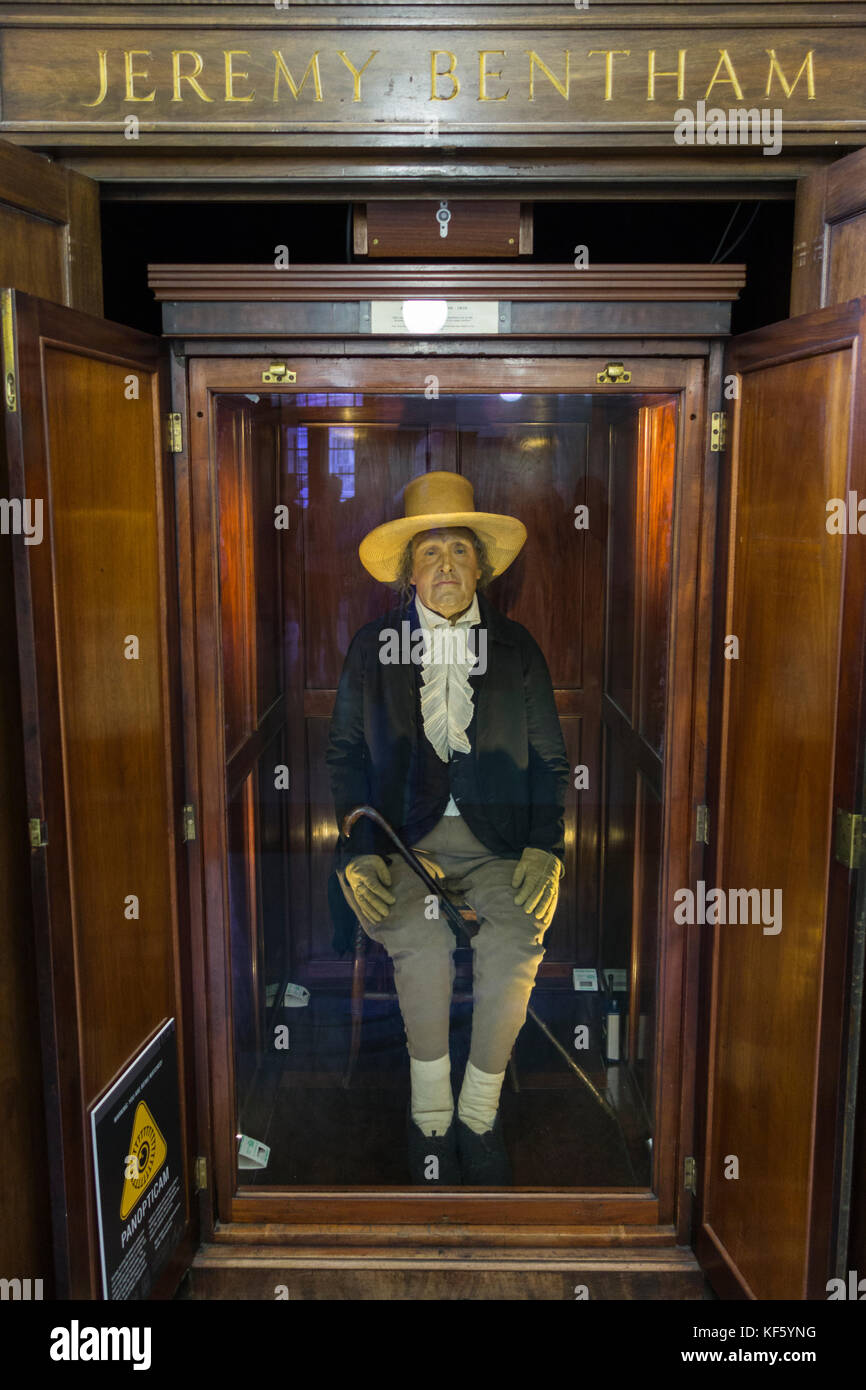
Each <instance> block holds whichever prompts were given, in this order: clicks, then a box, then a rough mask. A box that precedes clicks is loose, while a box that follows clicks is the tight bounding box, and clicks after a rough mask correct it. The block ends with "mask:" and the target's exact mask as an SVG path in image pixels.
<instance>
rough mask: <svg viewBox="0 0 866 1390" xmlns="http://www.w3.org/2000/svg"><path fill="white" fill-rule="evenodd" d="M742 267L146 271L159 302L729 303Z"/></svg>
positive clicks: (199, 267)
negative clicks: (447, 300) (415, 299)
mask: <svg viewBox="0 0 866 1390" xmlns="http://www.w3.org/2000/svg"><path fill="white" fill-rule="evenodd" d="M745 272H746V268H745V266H744V265H596V266H587V267H585V268H584V269H575V268H573V267H571V266H562V265H518V266H512V265H484V264H480V265H466V266H463V265H437V266H423V265H405V266H394V265H375V264H366V265H346V266H343V265H297V266H291V267H287V268H286V269H284V270H281V269H277V268H276V267H274V266H271V265H264V266H261V265H149V266H148V281H147V282H148V285H149V286H150V288H151V290H152V291H153V293H154V295H155V297H156V299H157V300H159V301H160V302H162V301H166V300H168V301H171V302H174V303H178V302H181V301H195V302H200V303H201V302H211V301H216V302H224V303H225V302H233V301H234V302H236V301H247V302H254V301H267V300H270V301H302V300H308V301H316V300H326V301H329V302H330V303H345V302H347V301H353V300H354V301H357V300H359V299H404V298H412V297H434V298H435V297H441V298H447V297H449V296H450V297H454V298H460V299H504V300H512V301H514V300H535V301H538V300H547V301H571V302H581V301H590V300H603V301H604V300H608V301H620V302H621V301H624V300H627V301H632V302H633V301H636V300H652V301H654V302H656V303H658V302H676V301H680V302H682V301H692V302H702V303H706V302H708V301H719V300H734V299H736V298H737V295H738V294H739V291H740V290H741V289H742V288H743V286H744V285H745V283H746V273H745Z"/></svg>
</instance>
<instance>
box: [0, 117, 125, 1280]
mask: <svg viewBox="0 0 866 1390" xmlns="http://www.w3.org/2000/svg"><path fill="white" fill-rule="evenodd" d="M0 285H6V286H8V287H10V288H12V289H17V290H24V291H26V292H27V293H28V294H36V295H41V296H42V298H43V299H51V300H54V301H55V302H57V303H61V304H68V305H69V306H70V307H71V308H73V309H83V310H85V311H86V312H87V313H90V314H101V313H102V266H101V260H100V238H99V185H98V184H97V183H96V182H95V181H94V180H93V179H88V178H85V177H84V175H82V174H79V173H77V172H75V171H74V170H71V169H65V168H63V167H61V166H60V165H59V164H57V163H55V162H53V161H52V160H49V159H46V158H45V157H44V156H42V155H37V154H32V153H31V152H30V151H29V150H25V149H22V148H21V147H20V146H16V145H11V144H9V143H8V142H6V141H0ZM11 496H12V491H11V489H10V487H9V479H8V473H7V467H6V449H5V438H4V433H3V431H2V430H0V497H5V498H10V497H11ZM0 645H2V650H3V652H4V660H3V663H2V668H0V883H2V884H3V895H2V902H0V1074H2V1078H3V1093H4V1096H5V1100H6V1120H5V1122H4V1124H3V1126H2V1129H0V1171H2V1172H3V1174H4V1181H3V1183H2V1184H0V1267H2V1268H3V1269H8V1270H12V1269H15V1270H19V1271H20V1272H21V1273H22V1274H23V1275H24V1276H25V1277H27V1276H29V1277H31V1278H43V1280H44V1287H45V1291H46V1297H49V1296H50V1294H51V1291H52V1287H53V1286H52V1282H51V1221H50V1218H49V1211H48V1173H49V1157H48V1151H47V1146H46V1139H45V1120H44V1113H43V1105H42V1084H41V1068H40V1061H39V1029H38V1024H37V1015H38V1006H37V998H36V970H35V962H34V956H33V913H32V905H31V901H30V873H29V868H28V864H27V856H26V841H25V840H24V838H23V832H22V826H25V825H26V823H27V808H26V799H25V795H24V761H23V755H22V748H23V742H24V739H23V732H22V724H21V700H20V691H19V682H18V661H17V655H16V639H15V599H14V586H13V580H12V556H11V549H10V547H9V545H8V542H7V540H6V538H5V537H3V539H2V541H0Z"/></svg>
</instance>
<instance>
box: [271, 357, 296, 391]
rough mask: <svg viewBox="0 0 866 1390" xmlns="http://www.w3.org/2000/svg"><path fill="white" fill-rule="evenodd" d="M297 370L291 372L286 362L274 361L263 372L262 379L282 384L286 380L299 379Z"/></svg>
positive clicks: (274, 383) (277, 384) (276, 384)
mask: <svg viewBox="0 0 866 1390" xmlns="http://www.w3.org/2000/svg"><path fill="white" fill-rule="evenodd" d="M297 379H298V374H297V372H290V371H289V369H288V367H287V366H286V364H285V362H272V363H271V365H270V366H269V367H268V370H267V371H266V372H262V381H264V382H266V383H268V384H270V385H275V386H281V385H283V383H284V382H292V381H297Z"/></svg>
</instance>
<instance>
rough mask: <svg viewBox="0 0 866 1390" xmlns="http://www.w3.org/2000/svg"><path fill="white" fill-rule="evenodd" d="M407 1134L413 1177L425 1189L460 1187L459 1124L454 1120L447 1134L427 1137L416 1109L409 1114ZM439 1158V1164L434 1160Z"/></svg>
mask: <svg viewBox="0 0 866 1390" xmlns="http://www.w3.org/2000/svg"><path fill="white" fill-rule="evenodd" d="M406 1132H407V1135H408V1139H409V1178H410V1180H411V1181H412V1182H415V1183H420V1184H421V1185H422V1186H423V1187H456V1186H458V1185H459V1183H460V1164H459V1163H458V1162H457V1125H456V1124H455V1122H454V1120H453V1119H452V1121H451V1123H450V1125H449V1126H448V1128H447V1130H446V1131H445V1133H444V1134H430V1135H427V1134H425V1133H424V1132H423V1130H421V1129H419V1128H418V1126H417V1125H416V1123H415V1121H414V1120H413V1119H412V1107H411V1105H410V1106H409V1108H408V1110H407V1112H406ZM433 1159H435V1160H436V1162H435V1163H434V1162H432V1161H431V1160H433Z"/></svg>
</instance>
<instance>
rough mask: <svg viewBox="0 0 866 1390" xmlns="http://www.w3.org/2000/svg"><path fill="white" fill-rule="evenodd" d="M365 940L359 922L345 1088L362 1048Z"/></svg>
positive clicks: (353, 971) (350, 1078) (347, 1085)
mask: <svg viewBox="0 0 866 1390" xmlns="http://www.w3.org/2000/svg"><path fill="white" fill-rule="evenodd" d="M365 940H366V938H365V936H364V929H363V927H362V926H361V923H360V922H358V923H357V925H356V929H355V959H354V962H353V965H352V1002H351V1016H352V1033H351V1037H350V1039H349V1060H348V1063H347V1066H346V1072H345V1075H344V1077H343V1086H344V1087H349V1086H350V1085H351V1084H352V1073H353V1072H354V1070H355V1063H356V1062H357V1060H358V1052H359V1051H360V1047H361V1024H362V1022H363V1019H364V966H365Z"/></svg>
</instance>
